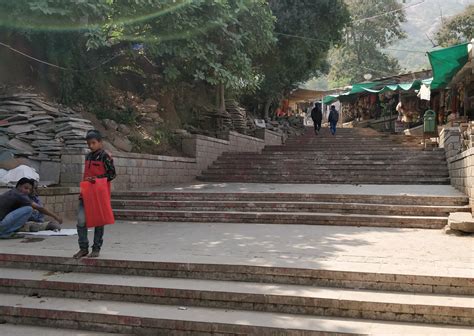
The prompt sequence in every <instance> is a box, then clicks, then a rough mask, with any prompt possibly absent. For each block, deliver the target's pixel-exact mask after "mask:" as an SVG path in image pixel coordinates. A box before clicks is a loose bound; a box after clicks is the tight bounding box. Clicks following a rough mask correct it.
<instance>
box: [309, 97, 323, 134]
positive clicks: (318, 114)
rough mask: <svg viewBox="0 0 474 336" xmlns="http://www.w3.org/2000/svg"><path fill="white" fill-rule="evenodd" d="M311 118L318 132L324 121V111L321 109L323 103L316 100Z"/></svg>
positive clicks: (316, 132)
mask: <svg viewBox="0 0 474 336" xmlns="http://www.w3.org/2000/svg"><path fill="white" fill-rule="evenodd" d="M311 119H313V124H314V133H315V134H318V133H319V130H320V129H321V123H322V121H323V111H322V109H321V103H320V102H315V103H314V107H313V109H312V110H311Z"/></svg>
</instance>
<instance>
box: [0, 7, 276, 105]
mask: <svg viewBox="0 0 474 336" xmlns="http://www.w3.org/2000/svg"><path fill="white" fill-rule="evenodd" d="M0 13H1V14H0V19H2V20H1V22H2V23H1V24H0V27H2V26H3V27H4V29H5V27H6V28H7V29H10V30H11V31H13V32H14V33H19V32H20V33H26V34H27V35H28V36H29V38H30V40H31V41H32V42H33V44H37V45H41V46H42V47H43V48H44V50H45V52H44V53H43V55H42V56H44V57H46V58H47V59H48V60H49V61H52V62H55V63H58V64H62V65H64V66H65V67H68V68H73V69H75V70H87V69H90V68H95V66H96V65H97V63H99V64H100V63H101V60H104V59H108V58H110V57H112V56H113V55H114V54H118V53H119V52H120V53H121V54H122V55H123V56H124V57H126V58H127V60H126V61H122V62H121V63H122V64H121V67H122V69H136V68H137V67H140V64H141V61H143V59H144V58H145V59H146V60H147V61H148V62H149V63H150V64H152V65H153V67H152V71H151V72H152V73H153V74H155V75H157V76H158V78H160V84H161V85H162V86H163V85H165V86H172V85H174V84H176V83H179V82H183V81H185V82H193V81H200V82H204V83H207V84H208V85H211V86H214V87H216V88H218V89H219V105H220V107H221V109H224V108H225V106H224V105H223V103H224V90H225V89H226V88H227V89H231V90H233V91H239V90H243V89H245V90H251V91H252V90H255V89H256V87H257V86H258V84H259V80H258V78H259V77H261V76H259V75H258V71H257V68H256V67H255V58H256V57H257V56H258V55H260V54H262V53H263V52H265V51H266V50H268V48H269V47H270V46H271V45H272V43H273V42H274V37H273V27H274V18H273V16H272V13H271V10H270V8H269V6H268V3H267V2H266V1H264V0H219V1H210V0H123V1H114V0H98V1H95V2H93V3H91V2H88V1H83V0H71V1H69V2H68V3H67V4H65V3H64V1H61V0H32V1H26V0H19V1H15V2H11V1H7V0H0ZM5 13H9V16H8V15H6V14H5ZM24 22H26V23H27V24H25V25H23V26H22V24H23V23H24ZM137 43H141V44H142V46H143V48H142V51H141V52H140V53H137V52H133V51H132V45H134V44H137ZM40 54H41V53H40ZM143 56H145V57H143ZM91 63H92V64H91ZM119 67H120V66H119ZM115 70H116V71H117V67H115ZM100 71H103V72H104V73H108V72H110V68H109V67H108V66H104V67H101V69H99V70H98V72H100ZM118 71H121V70H120V69H118ZM136 71H137V72H140V71H139V70H136ZM140 73H141V75H142V76H145V77H146V76H148V77H150V75H151V74H150V73H149V71H147V72H143V71H141V72H140ZM96 74H97V73H94V75H96ZM89 75H90V73H89V74H87V76H89ZM83 77H84V76H83V75H82V74H81V71H77V72H76V71H72V72H68V73H67V75H65V76H63V75H62V76H61V81H62V82H64V84H65V85H63V86H62V87H64V88H66V89H67V90H66V92H64V93H63V94H62V96H63V97H65V98H67V97H71V96H72V95H71V94H70V93H72V92H77V88H78V86H81V85H83V84H87V83H85V82H84V80H83ZM98 91H100V90H98ZM83 96H85V98H87V97H93V96H94V95H90V94H86V95H83ZM78 98H79V99H82V98H84V97H78Z"/></svg>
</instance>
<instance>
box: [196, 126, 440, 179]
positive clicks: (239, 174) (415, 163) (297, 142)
mask: <svg viewBox="0 0 474 336" xmlns="http://www.w3.org/2000/svg"><path fill="white" fill-rule="evenodd" d="M416 140H418V139H417V138H413V137H407V136H396V135H383V134H380V133H378V132H376V131H375V130H371V129H364V128H349V129H347V128H344V129H340V130H338V131H337V135H336V136H332V135H330V134H329V132H328V131H327V130H323V132H322V133H321V134H320V135H318V136H315V135H314V133H312V132H311V131H307V132H306V134H305V135H304V136H301V137H298V138H294V139H290V140H289V141H288V142H287V143H286V144H285V145H281V146H267V147H265V149H264V150H263V152H262V153H232V152H229V153H225V154H224V155H222V156H221V157H220V158H219V159H218V160H217V161H216V162H214V164H213V165H212V166H211V167H210V168H209V169H208V170H207V171H205V172H204V173H203V174H202V176H200V178H199V179H200V180H202V181H210V182H258V183H318V184H321V183H331V184H333V183H337V184H339V183H354V184H449V173H448V169H447V164H446V158H445V154H444V150H443V149H434V150H433V149H430V150H429V151H425V150H423V146H422V145H420V144H419V143H417V141H416ZM418 142H419V141H418Z"/></svg>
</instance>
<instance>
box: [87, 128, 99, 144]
mask: <svg viewBox="0 0 474 336" xmlns="http://www.w3.org/2000/svg"><path fill="white" fill-rule="evenodd" d="M91 139H96V140H99V141H100V140H102V134H100V132H99V131H98V130H90V131H88V132H87V134H86V140H91Z"/></svg>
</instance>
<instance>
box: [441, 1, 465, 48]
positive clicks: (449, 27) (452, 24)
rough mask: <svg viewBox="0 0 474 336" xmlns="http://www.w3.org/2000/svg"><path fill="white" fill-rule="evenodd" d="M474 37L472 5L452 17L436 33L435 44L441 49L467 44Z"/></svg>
mask: <svg viewBox="0 0 474 336" xmlns="http://www.w3.org/2000/svg"><path fill="white" fill-rule="evenodd" d="M473 37H474V5H469V6H468V7H467V8H466V9H465V10H464V11H463V12H462V13H460V14H458V15H456V16H454V17H453V18H451V19H450V20H449V21H448V22H446V23H445V24H444V25H443V27H441V29H440V30H439V31H438V33H437V35H436V40H437V42H438V43H439V44H440V45H441V46H443V47H449V46H451V45H455V44H460V43H463V42H468V41H469V40H470V39H471V38H473Z"/></svg>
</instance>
